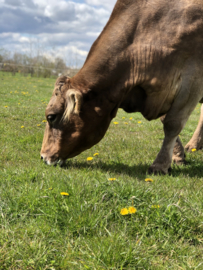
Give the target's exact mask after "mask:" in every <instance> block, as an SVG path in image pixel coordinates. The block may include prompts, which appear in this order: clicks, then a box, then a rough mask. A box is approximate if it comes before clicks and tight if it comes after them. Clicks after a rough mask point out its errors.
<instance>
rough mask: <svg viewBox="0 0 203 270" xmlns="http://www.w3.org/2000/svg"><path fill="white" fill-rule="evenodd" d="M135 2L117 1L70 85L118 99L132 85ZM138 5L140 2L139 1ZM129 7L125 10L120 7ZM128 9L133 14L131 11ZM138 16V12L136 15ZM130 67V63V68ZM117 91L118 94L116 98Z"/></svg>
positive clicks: (135, 18) (136, 18)
mask: <svg viewBox="0 0 203 270" xmlns="http://www.w3.org/2000/svg"><path fill="white" fill-rule="evenodd" d="M133 2H134V1H129V0H128V1H118V2H117V4H116V6H115V9H114V11H113V13H112V15H111V17H110V19H109V22H108V23H107V25H106V27H105V28H104V30H103V32H102V33H101V35H100V36H99V37H98V39H97V40H96V41H95V43H94V44H93V46H92V48H91V50H90V52H89V55H88V57H87V59H86V62H85V64H84V66H83V67H82V69H81V70H80V71H79V72H78V74H77V75H76V76H74V77H73V79H72V82H73V85H74V86H76V87H78V88H81V90H83V91H89V90H92V91H97V92H101V91H102V92H104V91H108V93H109V95H110V93H111V92H112V93H115V92H116V94H117V98H118V99H119V100H121V96H120V95H123V93H124V92H125V90H126V91H127V89H128V88H130V87H131V82H133V83H135V82H134V78H135V76H134V70H133V69H134V61H133V59H132V50H131V45H132V44H133V43H134V33H135V30H136V27H137V23H138V21H139V16H138V15H136V16H135V14H136V12H135V9H136V10H138V9H139V7H138V5H137V6H136V8H135V5H133ZM138 2H139V1H138ZM124 3H125V4H126V5H129V7H128V9H124V8H123V5H124ZM130 5H132V6H133V8H134V10H131V8H130ZM137 13H138V14H139V12H137ZM129 63H131V64H130V65H129ZM119 91H120V94H119Z"/></svg>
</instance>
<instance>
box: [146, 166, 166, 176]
mask: <svg viewBox="0 0 203 270" xmlns="http://www.w3.org/2000/svg"><path fill="white" fill-rule="evenodd" d="M168 173H169V174H170V173H171V167H170V168H168V169H165V168H163V167H162V166H161V165H158V164H157V165H156V164H154V165H151V166H150V167H149V169H148V174H154V175H160V174H164V175H165V174H168Z"/></svg>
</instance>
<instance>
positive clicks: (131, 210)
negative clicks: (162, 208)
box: [128, 206, 137, 214]
mask: <svg viewBox="0 0 203 270" xmlns="http://www.w3.org/2000/svg"><path fill="white" fill-rule="evenodd" d="M128 212H129V214H135V213H136V212H137V209H136V208H135V207H133V206H130V207H129V208H128Z"/></svg>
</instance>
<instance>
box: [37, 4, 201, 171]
mask: <svg viewBox="0 0 203 270" xmlns="http://www.w3.org/2000/svg"><path fill="white" fill-rule="evenodd" d="M198 102H200V103H202V102H203V0H179V1H177V0H170V1H168V0H118V1H117V2H116V5H115V7H114V9H113V12H112V14H111V16H110V18H109V21H108V22H107V24H106V26H105V27H104V29H103V31H102V32H101V34H100V36H99V37H98V38H97V39H96V41H95V42H94V43H93V45H92V47H91V49H90V51H89V54H88V56H87V58H86V61H85V63H84V65H83V67H82V68H81V69H80V71H79V72H78V73H77V74H76V75H75V76H73V77H72V78H68V77H65V76H63V77H60V78H58V79H57V81H56V83H55V88H54V91H53V95H52V97H51V99H50V102H49V103H48V106H47V108H46V112H45V114H46V118H47V124H46V128H45V133H44V138H43V143H42V149H41V158H42V159H43V160H44V161H45V163H47V164H49V165H54V164H56V163H57V162H59V163H60V164H63V163H64V162H65V160H67V159H69V158H72V157H75V156H77V155H78V154H80V153H81V152H83V151H85V150H86V149H88V148H91V147H92V146H93V145H95V144H97V143H98V142H99V141H100V140H101V139H102V138H103V136H104V134H105V133H106V131H107V129H108V127H109V124H110V122H111V120H112V119H113V118H114V117H115V116H116V114H117V111H118V109H119V108H122V109H123V110H125V111H126V112H128V113H132V112H140V113H142V115H143V116H144V117H145V118H146V119H147V120H149V121H151V120H153V119H157V118H159V117H163V116H164V117H163V120H162V121H163V127H164V135H165V137H164V141H163V145H162V147H161V150H160V152H159V153H158V155H157V157H156V159H155V161H154V162H153V164H152V165H151V166H150V167H149V173H154V174H156V173H163V174H167V173H168V171H169V169H170V166H171V162H172V155H173V149H174V146H175V144H176V145H177V143H178V142H177V143H176V140H178V139H177V138H178V135H179V133H180V132H181V130H182V129H183V127H184V126H185V124H186V122H187V120H188V118H189V116H190V114H191V113H192V111H193V110H194V108H195V107H196V105H197V103H198ZM178 146H180V143H178ZM175 154H177V153H175Z"/></svg>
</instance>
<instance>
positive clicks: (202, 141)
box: [185, 104, 203, 152]
mask: <svg viewBox="0 0 203 270" xmlns="http://www.w3.org/2000/svg"><path fill="white" fill-rule="evenodd" d="M202 147H203V104H202V106H201V112H200V119H199V123H198V126H197V128H196V130H195V132H194V134H193V136H192V138H191V139H190V141H189V142H188V143H187V145H186V146H185V150H186V151H188V152H191V150H192V149H196V150H199V149H201V148H202Z"/></svg>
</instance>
